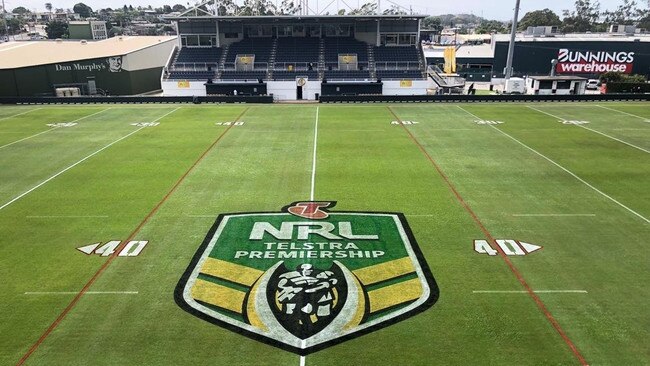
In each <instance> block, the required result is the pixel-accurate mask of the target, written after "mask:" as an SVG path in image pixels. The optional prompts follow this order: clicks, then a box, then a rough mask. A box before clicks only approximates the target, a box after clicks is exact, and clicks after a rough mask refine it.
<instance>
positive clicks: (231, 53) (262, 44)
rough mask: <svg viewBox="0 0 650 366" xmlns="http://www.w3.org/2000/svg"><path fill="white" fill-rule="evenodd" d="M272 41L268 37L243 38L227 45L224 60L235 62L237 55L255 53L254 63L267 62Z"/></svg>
mask: <svg viewBox="0 0 650 366" xmlns="http://www.w3.org/2000/svg"><path fill="white" fill-rule="evenodd" d="M272 49H273V42H272V40H271V39H270V38H245V39H242V40H241V41H239V42H235V43H233V44H231V45H230V46H229V47H228V59H227V60H226V62H233V63H234V62H235V58H236V57H237V55H255V63H264V62H269V58H270V57H271V50H272Z"/></svg>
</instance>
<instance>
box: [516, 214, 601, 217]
mask: <svg viewBox="0 0 650 366" xmlns="http://www.w3.org/2000/svg"><path fill="white" fill-rule="evenodd" d="M512 216H514V217H594V216H596V214H512Z"/></svg>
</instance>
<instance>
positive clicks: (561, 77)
mask: <svg viewBox="0 0 650 366" xmlns="http://www.w3.org/2000/svg"><path fill="white" fill-rule="evenodd" d="M528 77H529V78H530V79H533V80H540V81H546V80H550V81H555V80H558V81H566V80H587V78H582V77H580V76H571V75H558V76H528Z"/></svg>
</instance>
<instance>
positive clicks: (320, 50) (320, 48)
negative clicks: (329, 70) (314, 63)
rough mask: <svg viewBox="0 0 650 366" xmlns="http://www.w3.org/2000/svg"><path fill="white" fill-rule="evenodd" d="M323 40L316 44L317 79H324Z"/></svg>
mask: <svg viewBox="0 0 650 366" xmlns="http://www.w3.org/2000/svg"><path fill="white" fill-rule="evenodd" d="M325 68H326V67H325V39H323V38H321V39H320V42H319V43H318V79H320V80H323V79H324V78H325Z"/></svg>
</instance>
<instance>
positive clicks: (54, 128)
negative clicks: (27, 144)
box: [0, 127, 60, 149]
mask: <svg viewBox="0 0 650 366" xmlns="http://www.w3.org/2000/svg"><path fill="white" fill-rule="evenodd" d="M57 128H60V127H52V128H49V129H47V130H45V131H41V132H39V133H37V134H34V135H31V136H27V137H23V138H22V139H20V140H16V141H14V142H10V143H8V144H5V145H2V146H0V149H3V148H5V147H7V146H11V145H13V144H17V143H19V142H21V141H25V140H29V139H31V138H32V137H36V136H38V135H42V134H44V133H47V132H50V131H52V130H56V129H57Z"/></svg>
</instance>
